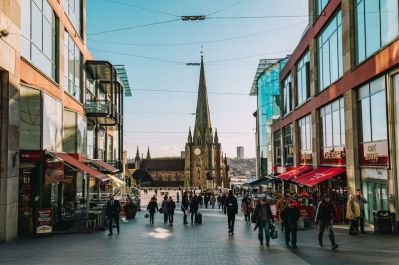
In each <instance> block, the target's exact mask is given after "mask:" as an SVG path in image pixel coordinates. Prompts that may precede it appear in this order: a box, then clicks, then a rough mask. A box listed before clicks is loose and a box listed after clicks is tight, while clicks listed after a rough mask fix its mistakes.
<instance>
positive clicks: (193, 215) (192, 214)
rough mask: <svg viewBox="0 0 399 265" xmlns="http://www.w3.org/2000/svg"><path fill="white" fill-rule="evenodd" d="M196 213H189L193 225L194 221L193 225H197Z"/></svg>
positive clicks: (195, 211)
mask: <svg viewBox="0 0 399 265" xmlns="http://www.w3.org/2000/svg"><path fill="white" fill-rule="evenodd" d="M197 212H198V211H197V210H194V211H191V223H193V222H194V221H195V223H197ZM194 217H195V218H194Z"/></svg>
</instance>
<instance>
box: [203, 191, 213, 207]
mask: <svg viewBox="0 0 399 265" xmlns="http://www.w3.org/2000/svg"><path fill="white" fill-rule="evenodd" d="M210 199H211V196H210V195H209V194H208V193H207V194H205V196H204V203H205V209H208V204H209V200H210Z"/></svg>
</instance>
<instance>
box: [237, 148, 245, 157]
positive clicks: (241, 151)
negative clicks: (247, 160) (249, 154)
mask: <svg viewBox="0 0 399 265" xmlns="http://www.w3.org/2000/svg"><path fill="white" fill-rule="evenodd" d="M237 159H244V146H237Z"/></svg>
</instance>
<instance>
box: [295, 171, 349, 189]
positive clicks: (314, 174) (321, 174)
mask: <svg viewBox="0 0 399 265" xmlns="http://www.w3.org/2000/svg"><path fill="white" fill-rule="evenodd" d="M345 171H346V168H344V167H318V168H316V169H315V170H312V171H310V172H308V173H305V174H303V175H301V176H299V177H297V178H295V179H292V181H294V182H296V183H299V184H303V185H305V186H309V187H312V186H314V185H317V184H319V183H320V182H323V181H326V180H328V179H330V178H333V177H335V176H338V175H339V174H342V173H344V172H345Z"/></svg>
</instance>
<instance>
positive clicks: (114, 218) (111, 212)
mask: <svg viewBox="0 0 399 265" xmlns="http://www.w3.org/2000/svg"><path fill="white" fill-rule="evenodd" d="M105 210H106V215H107V217H108V230H109V234H108V235H109V236H112V222H115V226H116V231H117V232H118V234H119V231H120V230H119V213H120V211H121V205H120V203H119V201H118V200H115V199H114V195H113V194H111V195H109V200H108V201H107V206H106V209H105Z"/></svg>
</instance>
